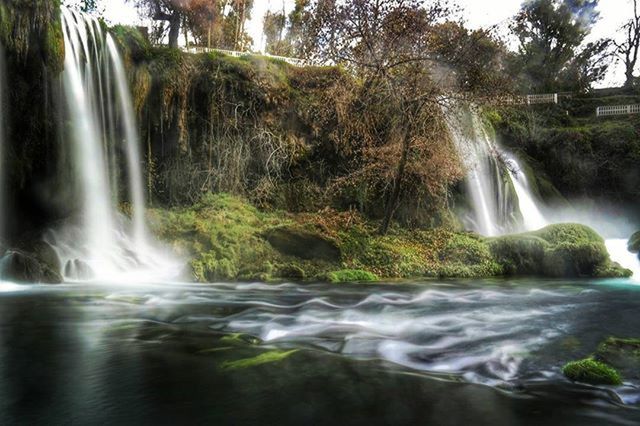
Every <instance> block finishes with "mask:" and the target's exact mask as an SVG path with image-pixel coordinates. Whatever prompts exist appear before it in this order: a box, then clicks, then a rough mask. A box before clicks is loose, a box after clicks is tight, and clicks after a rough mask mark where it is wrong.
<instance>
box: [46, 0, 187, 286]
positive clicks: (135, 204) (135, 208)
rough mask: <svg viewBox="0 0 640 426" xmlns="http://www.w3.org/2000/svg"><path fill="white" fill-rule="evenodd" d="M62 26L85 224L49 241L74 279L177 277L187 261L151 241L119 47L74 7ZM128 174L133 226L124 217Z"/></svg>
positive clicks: (59, 232) (49, 235) (71, 144)
mask: <svg viewBox="0 0 640 426" xmlns="http://www.w3.org/2000/svg"><path fill="white" fill-rule="evenodd" d="M62 29H63V36H64V43H65V70H64V73H63V83H64V84H63V86H64V89H65V102H66V106H67V121H68V123H69V124H68V126H67V127H68V128H69V130H70V131H69V132H68V138H66V139H65V140H68V142H69V149H70V151H71V153H72V158H73V165H74V169H75V171H76V181H77V184H78V186H79V192H80V194H79V195H80V198H81V212H80V213H81V218H82V223H81V224H80V226H77V225H74V224H72V225H67V226H65V227H62V228H61V229H52V230H51V231H49V232H48V233H47V235H45V240H46V241H47V242H49V243H50V244H51V245H52V246H54V248H55V249H56V251H57V252H58V255H59V256H60V258H61V259H62V263H63V265H64V268H63V272H64V273H65V278H66V279H68V280H78V279H87V278H88V277H89V276H91V277H94V278H96V279H102V280H105V279H106V280H119V281H122V280H135V281H138V280H140V279H144V280H145V281H147V280H154V279H160V278H162V279H167V278H170V277H172V276H175V275H176V273H177V271H178V270H179V269H180V265H179V262H176V261H172V260H171V259H170V257H169V256H166V255H165V254H162V253H159V252H158V250H157V249H156V248H155V247H153V245H152V243H151V239H150V238H149V237H148V236H147V229H146V224H145V194H144V187H143V173H142V160H141V155H140V146H141V144H140V138H139V135H138V131H137V124H136V119H135V113H134V109H133V103H132V100H131V94H130V88H129V87H128V83H127V79H126V75H125V70H124V65H123V63H122V59H121V57H120V54H119V53H118V49H117V47H116V44H115V42H114V40H113V39H112V38H111V36H110V35H109V34H106V33H105V32H104V31H103V29H102V26H101V24H100V23H99V21H98V20H97V19H95V18H92V17H90V16H88V15H85V14H82V13H77V12H74V11H71V10H69V9H66V8H62ZM121 153H123V154H121ZM120 157H124V158H120ZM121 164H124V165H125V167H120V165H121ZM121 168H123V169H124V170H125V173H122V172H121ZM123 175H126V177H127V179H126V185H124V187H125V189H126V192H127V193H128V201H129V206H130V211H131V219H132V220H131V223H132V225H131V226H130V225H129V221H128V220H126V219H125V218H124V217H123V216H122V215H121V214H120V213H119V205H118V204H119V203H120V202H122V201H123V200H122V199H121V193H122V192H123V191H122V188H121V186H123V185H121V183H120V182H121V180H122V179H121V178H122V176H123Z"/></svg>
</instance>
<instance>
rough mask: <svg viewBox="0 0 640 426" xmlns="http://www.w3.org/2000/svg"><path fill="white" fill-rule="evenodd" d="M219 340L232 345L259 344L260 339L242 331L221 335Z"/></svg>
mask: <svg viewBox="0 0 640 426" xmlns="http://www.w3.org/2000/svg"><path fill="white" fill-rule="evenodd" d="M220 342H222V343H225V344H228V345H234V346H236V345H241V346H244V345H258V344H260V339H258V338H256V337H253V336H250V335H248V334H244V333H232V334H229V335H226V336H223V337H222V338H221V339H220Z"/></svg>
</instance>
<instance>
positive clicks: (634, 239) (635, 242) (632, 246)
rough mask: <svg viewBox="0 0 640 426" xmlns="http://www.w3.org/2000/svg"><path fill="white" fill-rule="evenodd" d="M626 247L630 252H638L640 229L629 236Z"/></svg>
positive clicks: (639, 247) (639, 251) (639, 250)
mask: <svg viewBox="0 0 640 426" xmlns="http://www.w3.org/2000/svg"><path fill="white" fill-rule="evenodd" d="M627 247H628V249H629V251H630V252H631V253H640V231H638V232H636V233H635V234H633V235H632V236H631V238H629V243H628V244H627Z"/></svg>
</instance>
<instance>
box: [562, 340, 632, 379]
mask: <svg viewBox="0 0 640 426" xmlns="http://www.w3.org/2000/svg"><path fill="white" fill-rule="evenodd" d="M562 371H563V373H564V374H565V376H567V377H568V378H569V379H571V380H575V381H580V382H585V383H590V384H595V385H599V384H602V385H620V384H622V377H623V376H624V377H625V378H628V379H631V378H632V379H638V378H640V339H633V338H619V337H608V338H607V339H605V340H604V341H603V342H602V343H600V344H599V345H598V348H597V350H596V352H595V353H594V354H593V356H592V357H590V358H587V359H584V360H582V361H576V362H570V363H568V364H567V365H565V367H564V368H563V370H562Z"/></svg>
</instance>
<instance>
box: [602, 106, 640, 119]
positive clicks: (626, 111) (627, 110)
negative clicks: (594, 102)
mask: <svg viewBox="0 0 640 426" xmlns="http://www.w3.org/2000/svg"><path fill="white" fill-rule="evenodd" d="M630 114H640V104H638V105H615V106H601V107H598V108H597V109H596V115H597V116H598V117H606V116H610V115H630Z"/></svg>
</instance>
